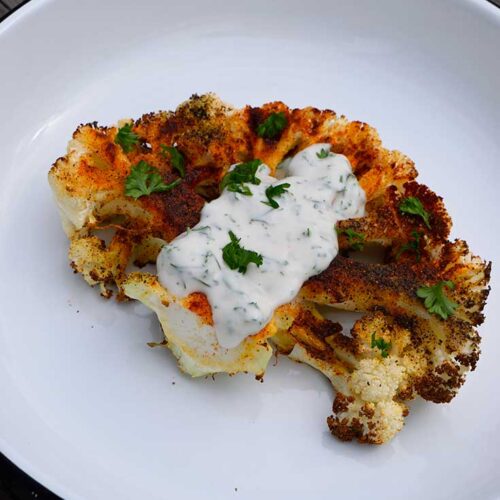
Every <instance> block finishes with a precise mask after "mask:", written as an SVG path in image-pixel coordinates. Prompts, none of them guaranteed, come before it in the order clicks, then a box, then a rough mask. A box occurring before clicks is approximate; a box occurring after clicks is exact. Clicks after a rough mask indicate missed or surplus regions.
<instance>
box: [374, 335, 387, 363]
mask: <svg viewBox="0 0 500 500" xmlns="http://www.w3.org/2000/svg"><path fill="white" fill-rule="evenodd" d="M375 347H376V348H378V349H380V354H381V355H382V357H383V358H387V356H389V351H390V350H391V347H392V344H391V343H390V342H386V341H385V340H384V339H383V338H382V337H379V338H376V337H375V333H372V342H371V348H372V349H373V348H375Z"/></svg>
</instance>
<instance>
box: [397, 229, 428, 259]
mask: <svg viewBox="0 0 500 500" xmlns="http://www.w3.org/2000/svg"><path fill="white" fill-rule="evenodd" d="M423 234H424V233H419V232H418V231H412V232H411V235H412V239H411V240H410V241H409V242H408V243H405V244H404V245H402V246H401V248H400V249H399V250H398V253H397V254H396V260H397V259H399V257H401V254H403V253H404V252H415V260H416V261H417V262H420V238H422V236H423Z"/></svg>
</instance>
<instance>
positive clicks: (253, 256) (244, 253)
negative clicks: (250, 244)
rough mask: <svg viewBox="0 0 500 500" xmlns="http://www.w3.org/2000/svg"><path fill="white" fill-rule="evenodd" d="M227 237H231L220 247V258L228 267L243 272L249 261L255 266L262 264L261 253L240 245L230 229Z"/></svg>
mask: <svg viewBox="0 0 500 500" xmlns="http://www.w3.org/2000/svg"><path fill="white" fill-rule="evenodd" d="M229 238H231V242H230V243H228V244H227V245H226V246H225V247H224V248H223V249H222V258H223V259H224V262H225V263H226V264H227V265H228V266H229V268H230V269H233V270H238V272H239V273H241V274H245V273H246V272H247V267H248V264H250V263H251V262H253V263H254V264H255V265H256V266H257V267H259V266H261V265H262V255H259V254H258V253H257V252H254V251H253V250H246V249H245V248H243V247H242V246H240V239H239V238H237V237H236V235H235V234H234V233H233V232H232V231H229Z"/></svg>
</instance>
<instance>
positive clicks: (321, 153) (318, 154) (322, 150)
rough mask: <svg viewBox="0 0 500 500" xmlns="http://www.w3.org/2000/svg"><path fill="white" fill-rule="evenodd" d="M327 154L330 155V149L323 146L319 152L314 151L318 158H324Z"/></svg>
mask: <svg viewBox="0 0 500 500" xmlns="http://www.w3.org/2000/svg"><path fill="white" fill-rule="evenodd" d="M329 155H330V151H328V149H325V148H322V149H321V151H320V152H319V153H316V156H317V157H318V158H319V159H320V160H324V159H325V158H328V156H329Z"/></svg>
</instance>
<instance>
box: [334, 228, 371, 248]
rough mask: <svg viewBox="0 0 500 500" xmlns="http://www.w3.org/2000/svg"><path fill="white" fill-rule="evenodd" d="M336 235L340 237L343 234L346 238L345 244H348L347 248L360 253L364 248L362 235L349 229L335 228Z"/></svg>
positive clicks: (363, 236)
mask: <svg viewBox="0 0 500 500" xmlns="http://www.w3.org/2000/svg"><path fill="white" fill-rule="evenodd" d="M335 231H337V234H338V235H339V236H340V235H341V234H345V235H346V236H347V242H348V243H349V248H351V249H352V250H355V251H357V252H360V251H361V250H363V248H364V247H365V235H364V234H362V233H357V232H356V231H354V230H353V229H351V228H347V229H340V228H337V227H336V228H335Z"/></svg>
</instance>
